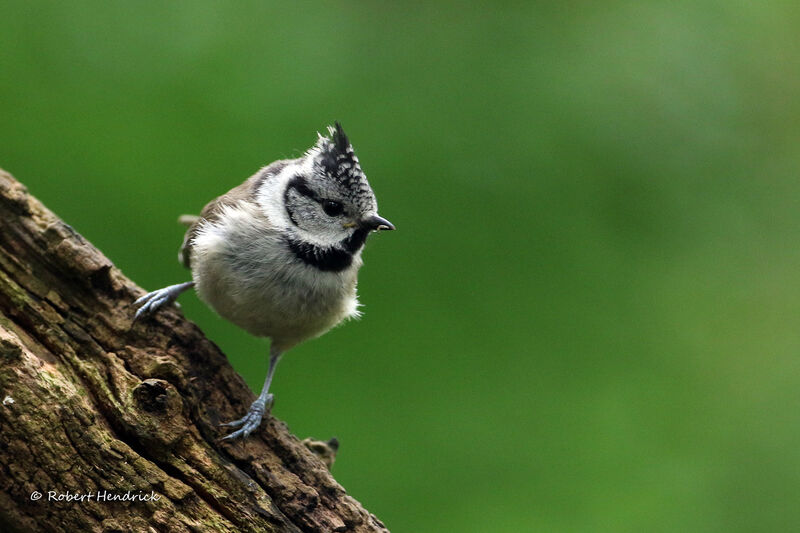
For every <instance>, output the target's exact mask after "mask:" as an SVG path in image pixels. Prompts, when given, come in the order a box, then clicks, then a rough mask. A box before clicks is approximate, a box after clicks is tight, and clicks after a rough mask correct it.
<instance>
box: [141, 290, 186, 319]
mask: <svg viewBox="0 0 800 533" xmlns="http://www.w3.org/2000/svg"><path fill="white" fill-rule="evenodd" d="M192 287H194V281H187V282H186V283H178V284H177V285H170V286H169V287H164V288H163V289H158V290H157V291H153V292H148V293H147V294H145V295H144V296H142V297H141V298H139V299H138V300H136V301H135V302H133V305H140V306H141V307H140V308H139V310H138V311H136V316H135V317H134V318H133V320H137V319H138V318H141V317H143V316H149V315H152V314H153V313H155V312H156V310H157V309H158V308H160V307H162V306H163V305H165V304H171V303H172V302H174V301H175V299H176V298H177V297H178V296H179V295H180V294H181V293H182V292H184V291H186V290H189V289H191V288H192Z"/></svg>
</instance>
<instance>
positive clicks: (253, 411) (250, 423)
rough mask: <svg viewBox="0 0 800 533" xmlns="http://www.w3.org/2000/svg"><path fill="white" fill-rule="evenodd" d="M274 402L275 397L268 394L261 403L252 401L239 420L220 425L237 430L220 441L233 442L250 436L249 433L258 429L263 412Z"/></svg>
mask: <svg viewBox="0 0 800 533" xmlns="http://www.w3.org/2000/svg"><path fill="white" fill-rule="evenodd" d="M274 402H275V396H273V395H272V394H268V395H267V397H266V399H265V400H264V401H263V402H261V401H259V400H256V401H254V402H253V404H252V405H251V406H250V409H249V410H248V411H247V414H246V415H244V416H243V417H242V418H240V419H239V420H234V421H233V422H226V423H224V424H220V425H221V426H224V427H229V428H239V429H237V430H236V431H234V432H233V433H231V434H230V435H226V436H225V437H223V438H222V440H234V439H238V438H240V437H241V438H245V437H247V436H248V435H250V433H252V432H253V431H255V430H256V429H258V426H260V425H261V420H262V419H263V418H264V412H266V411H268V410H269V409H270V408H271V407H272V404H273V403H274Z"/></svg>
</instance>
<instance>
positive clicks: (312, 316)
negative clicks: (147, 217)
mask: <svg viewBox="0 0 800 533" xmlns="http://www.w3.org/2000/svg"><path fill="white" fill-rule="evenodd" d="M179 221H181V222H183V223H184V224H185V225H187V226H188V229H187V231H186V234H185V236H184V239H183V243H182V245H181V248H180V252H179V254H178V259H179V261H180V262H181V264H182V265H183V266H185V267H186V268H188V269H190V270H191V273H192V280H191V281H187V282H184V283H179V284H176V285H170V286H168V287H164V288H162V289H158V290H156V291H153V292H150V293H148V294H146V295H144V296H142V297H141V298H139V299H137V300H136V301H135V302H134V305H135V306H137V307H138V309H137V311H136V314H135V316H134V319H133V321H134V322H136V321H137V320H139V319H142V318H145V317H148V316H152V315H153V314H154V313H155V312H156V311H157V310H158V309H160V308H162V307H164V306H167V305H170V304H172V303H173V302H175V300H176V299H177V298H178V296H179V295H180V294H182V293H183V292H185V291H187V290H190V289H192V288H194V289H195V291H196V292H197V294H198V296H199V297H200V299H201V300H203V301H204V302H205V303H206V304H207V305H209V306H210V307H211V308H212V309H213V310H214V311H215V312H216V313H217V314H218V315H220V316H221V317H222V318H225V319H227V320H229V321H230V322H232V323H233V324H235V325H237V326H239V327H240V328H242V329H244V330H245V331H247V332H249V333H250V334H252V335H255V336H257V337H266V338H269V339H270V348H269V368H268V370H267V375H266V378H265V380H264V385H263V387H262V389H261V393H260V394H259V395H258V397H257V398H256V400H255V401H254V402H253V403H252V405H251V406H250V408H249V410H248V411H247V413H246V414H245V415H244V416H243V417H242V418H240V419H238V420H234V421H232V422H227V423H224V424H222V426H225V427H229V428H233V429H234V430H235V431H233V432H232V433H230V434H228V435H226V436H225V437H223V440H233V439H237V438H246V437H247V436H248V435H250V434H251V433H252V432H253V431H255V430H256V429H257V428H258V427H259V425H260V424H261V421H262V418H263V417H264V414H265V413H266V412H269V411H270V409H271V407H272V405H273V403H274V395H273V394H272V393H270V392H269V389H270V384H271V383H272V379H273V376H274V374H275V368H276V366H277V365H278V361H279V360H280V359H281V357H282V356H283V355H284V354H285V353H286V352H287V351H288V350H290V349H291V348H293V347H294V346H297V345H298V344H300V343H301V342H303V341H306V340H309V339H312V338H315V337H319V336H320V335H322V334H324V333H325V332H327V331H328V330H330V329H331V328H333V327H334V326H336V325H337V324H339V323H341V322H343V321H345V320H347V319H349V318H356V317H358V316H360V315H361V312H360V311H359V305H360V304H359V302H358V296H357V294H356V285H357V281H358V280H357V277H358V271H359V269H360V268H361V266H362V264H363V260H362V257H361V254H362V250H363V249H364V245H365V242H366V240H367V236H368V235H369V234H370V233H372V232H379V231H386V230H394V229H395V226H394V225H393V224H392V223H391V222H389V221H388V220H387V219H385V218H383V217H381V216H380V215H379V214H378V204H377V201H376V198H375V194H374V192H373V190H372V187H370V185H369V182H368V181H367V177H366V175H365V174H364V172H363V170H362V169H361V164H360V163H359V160H358V157H357V156H356V155H355V152H354V151H353V146H352V144H351V143H350V140H349V139H348V136H347V135H346V134H345V132H344V130H343V129H342V126H341V124H339V122H335V123H334V125H333V126H328V128H327V135H321V134H319V133H317V140H316V143H315V144H314V145H313V146H312V147H311V148H310V149H309V150H307V151H306V152H305V153H304V154H303V155H302V156H301V157H298V158H296V159H282V160H278V161H275V162H273V163H271V164H269V165H267V166H265V167H263V168H261V169H260V170H259V171H258V172H256V173H255V174H254V175H253V176H251V177H250V178H248V179H247V180H245V181H244V183H242V184H241V185H239V186H237V187H235V188H233V189H231V190H230V191H228V192H227V193H226V194H223V195H222V196H219V197H217V198H215V199H214V200H212V201H211V202H209V203H208V204H207V205H206V206H205V207H204V208H203V210H202V211H201V213H200V215H199V216H191V215H183V216H182V217H180V219H179Z"/></svg>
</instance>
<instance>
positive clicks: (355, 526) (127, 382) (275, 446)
mask: <svg viewBox="0 0 800 533" xmlns="http://www.w3.org/2000/svg"><path fill="white" fill-rule="evenodd" d="M142 294H144V291H143V290H142V289H141V288H139V287H138V286H136V285H135V284H134V283H133V282H131V281H130V280H129V279H128V278H126V277H125V276H124V275H123V274H122V272H120V271H119V270H118V269H117V268H116V267H114V265H112V264H111V262H110V261H109V260H108V259H107V258H106V257H105V256H104V255H103V254H102V253H100V251H98V250H97V249H96V248H95V247H94V246H92V245H91V244H90V243H89V242H87V241H86V240H85V239H84V238H83V237H81V236H80V235H78V234H77V233H76V232H75V231H74V230H73V229H72V228H70V226H68V225H67V224H65V223H64V222H62V221H61V220H60V219H58V218H57V217H56V216H55V215H54V214H53V213H52V212H50V211H49V210H47V209H46V208H45V207H44V206H43V205H42V204H41V203H40V202H39V201H38V200H36V199H35V198H33V197H32V196H30V195H29V194H28V192H27V190H26V189H25V187H24V186H22V185H21V184H20V183H19V182H17V181H15V180H14V179H13V178H12V177H11V176H10V175H9V174H7V173H5V172H3V171H2V170H0V530H2V531H8V530H11V531H26V532H27V531H68V532H74V531H98V532H99V531H148V532H159V531H165V532H166V531H169V532H183V531H275V532H278V531H279V532H299V531H325V532H328V531H353V532H386V531H387V530H386V529H385V527H384V526H383V524H382V523H381V522H380V521H379V520H378V519H377V518H375V516H373V515H371V514H370V513H369V512H367V511H366V510H364V509H363V508H362V507H361V505H360V504H359V503H358V502H357V501H356V500H354V499H353V498H352V497H350V496H348V495H347V493H346V492H345V490H344V489H343V488H342V487H341V486H340V485H339V484H338V483H337V482H336V481H335V480H334V479H333V477H331V475H330V473H329V471H328V469H327V468H326V466H325V464H324V463H323V460H321V459H320V458H319V457H317V456H316V455H314V454H313V453H311V451H309V447H312V446H310V445H309V447H306V446H305V445H303V443H301V442H300V441H299V440H298V439H297V438H296V437H294V436H293V435H292V434H291V433H290V432H289V431H288V428H287V427H286V425H285V424H284V423H283V422H281V421H279V420H277V419H275V418H273V417H272V416H267V417H265V421H264V422H263V423H262V426H261V428H260V429H259V431H257V432H255V433H254V434H253V435H251V436H250V437H249V438H248V439H246V440H245V441H237V442H234V443H228V442H225V443H222V442H220V441H219V438H220V437H221V436H223V435H224V434H225V432H224V430H223V429H222V428H219V427H218V425H219V423H220V422H222V421H227V420H234V419H236V418H238V417H240V416H241V415H242V414H243V413H245V412H246V411H247V408H248V407H249V405H250V403H251V402H252V401H253V399H254V395H253V393H252V391H250V389H249V388H248V387H247V385H246V384H245V382H244V381H243V380H242V378H241V377H240V376H239V375H238V374H236V373H235V372H234V371H233V369H232V368H231V366H230V365H229V364H228V362H227V360H226V358H225V356H224V354H222V353H221V352H220V350H219V349H218V348H217V347H216V346H215V345H214V344H213V343H212V342H210V341H209V340H208V339H206V338H205V337H204V336H203V334H202V332H201V331H200V330H199V329H198V328H197V327H196V326H195V325H194V324H192V323H191V322H189V321H187V320H186V319H185V318H184V317H183V316H182V315H181V313H180V311H179V310H178V309H177V308H175V307H174V306H170V308H168V309H162V310H160V311H159V313H158V314H157V316H155V317H153V318H149V319H147V320H143V321H141V323H139V322H137V323H136V324H132V317H133V308H132V307H131V302H133V300H135V299H136V298H137V297H139V296H141V295H142ZM320 444H321V443H315V446H319V445H320ZM323 448H324V446H323ZM327 459H328V460H329V459H330V457H328V458H327ZM34 492H38V493H40V494H41V495H42V497H41V499H39V500H35V495H34V496H32V495H33V494H34ZM69 494H72V495H73V496H75V495H81V494H82V495H84V496H83V498H84V499H83V500H77V501H75V500H73V501H65V500H62V501H55V500H54V498H67V497H68V495H69ZM126 495H127V496H126ZM151 495H155V497H158V498H159V499H158V500H157V501H156V500H155V499H153V500H150V501H142V500H143V499H145V498H146V497H149V496H151ZM126 497H127V498H136V499H135V500H134V501H130V500H128V501H120V500H110V499H111V498H126Z"/></svg>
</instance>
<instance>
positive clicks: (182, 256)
mask: <svg viewBox="0 0 800 533" xmlns="http://www.w3.org/2000/svg"><path fill="white" fill-rule="evenodd" d="M289 162H290V160H288V159H286V160H281V161H275V162H274V163H272V164H270V165H268V166H266V167H264V168H262V169H261V170H259V171H258V172H257V173H256V174H255V175H253V176H251V177H249V178H248V179H247V180H245V182H244V183H242V184H241V185H239V186H237V187H234V188H233V189H231V190H230V191H228V192H227V193H225V194H223V195H222V196H218V197H217V198H214V199H213V200H211V201H210V202H208V203H207V204H206V206H205V207H204V208H203V210H202V211H201V212H200V216H199V217H194V219H192V218H191V215H183V216H181V217H180V218H179V219H178V221H179V222H182V223H187V222H190V223H191V225H190V226H189V229H187V230H186V234H185V235H184V236H183V244H181V251H180V253H179V254H178V260H179V261H180V262H181V264H182V265H183V266H184V267H186V268H191V267H192V265H191V257H192V240H193V239H194V237H195V235H197V232H198V231H199V229H200V225H201V224H202V223H203V222H204V221H206V220H208V221H210V222H213V221H214V220H216V219H217V218H218V217H219V215H220V213H221V212H222V208H223V207H225V206H227V205H235V204H237V203H239V202H241V201H244V200H247V199H248V198H251V197H252V196H253V195H254V194H255V191H256V190H257V189H258V188H259V187H260V186H261V184H262V183H263V182H264V180H265V179H269V178H271V177H273V176H275V175H277V174H278V172H280V171H281V170H282V169H283V167H285V166H286V165H287V164H288V163H289Z"/></svg>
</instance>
